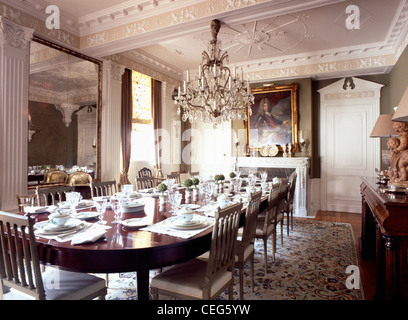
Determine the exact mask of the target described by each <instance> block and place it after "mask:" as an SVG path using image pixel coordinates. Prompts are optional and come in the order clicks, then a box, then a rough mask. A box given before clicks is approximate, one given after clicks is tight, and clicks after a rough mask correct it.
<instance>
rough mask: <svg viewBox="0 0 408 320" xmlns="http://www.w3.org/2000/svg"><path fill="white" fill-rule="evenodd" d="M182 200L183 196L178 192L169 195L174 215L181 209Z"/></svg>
mask: <svg viewBox="0 0 408 320" xmlns="http://www.w3.org/2000/svg"><path fill="white" fill-rule="evenodd" d="M182 198H183V195H182V194H181V193H180V192H178V191H176V192H172V193H169V201H170V204H171V210H170V212H172V213H173V214H175V213H176V212H177V209H178V208H179V207H180V204H181V199H182Z"/></svg>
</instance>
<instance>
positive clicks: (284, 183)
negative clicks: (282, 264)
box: [275, 178, 288, 245]
mask: <svg viewBox="0 0 408 320" xmlns="http://www.w3.org/2000/svg"><path fill="white" fill-rule="evenodd" d="M287 193H288V179H287V178H284V179H281V184H280V186H279V194H278V205H277V206H278V207H277V210H276V216H275V225H276V228H277V227H278V224H280V229H281V232H280V235H281V245H283V228H284V227H283V223H284V220H285V207H286V195H287ZM275 245H276V243H275Z"/></svg>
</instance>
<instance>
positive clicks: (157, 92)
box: [152, 78, 163, 177]
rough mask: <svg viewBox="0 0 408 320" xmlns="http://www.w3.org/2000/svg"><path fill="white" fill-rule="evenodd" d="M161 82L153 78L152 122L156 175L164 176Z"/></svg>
mask: <svg viewBox="0 0 408 320" xmlns="http://www.w3.org/2000/svg"><path fill="white" fill-rule="evenodd" d="M161 104H162V101H161V82H160V81H158V80H155V79H153V78H152V123H153V130H154V141H155V144H154V146H155V147H154V148H155V149H154V161H155V163H154V165H155V167H156V176H158V177H162V176H163V175H162V171H161V150H160V141H159V138H160V137H161V135H160V130H159V129H161Z"/></svg>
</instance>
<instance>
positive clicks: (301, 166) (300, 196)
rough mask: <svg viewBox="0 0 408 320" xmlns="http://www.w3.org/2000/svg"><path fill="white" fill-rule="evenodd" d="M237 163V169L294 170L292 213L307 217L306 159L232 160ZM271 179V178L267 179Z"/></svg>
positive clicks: (308, 164)
mask: <svg viewBox="0 0 408 320" xmlns="http://www.w3.org/2000/svg"><path fill="white" fill-rule="evenodd" d="M235 161H237V168H238V169H239V168H244V167H250V168H257V170H259V171H261V170H262V168H293V169H295V170H296V173H297V179H296V187H295V196H294V204H293V205H294V212H293V214H294V215H296V216H307V198H308V193H309V190H308V184H309V183H308V180H309V166H310V159H309V158H306V157H290V158H283V157H282V158H275V157H239V158H237V159H235V158H234V162H235ZM269 178H272V177H269Z"/></svg>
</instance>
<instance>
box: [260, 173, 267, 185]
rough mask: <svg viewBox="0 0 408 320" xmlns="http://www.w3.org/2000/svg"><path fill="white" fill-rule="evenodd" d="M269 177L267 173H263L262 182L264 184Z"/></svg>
mask: <svg viewBox="0 0 408 320" xmlns="http://www.w3.org/2000/svg"><path fill="white" fill-rule="evenodd" d="M267 177H268V173H267V172H262V173H261V182H262V183H264V182H265V181H266V178H267Z"/></svg>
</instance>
